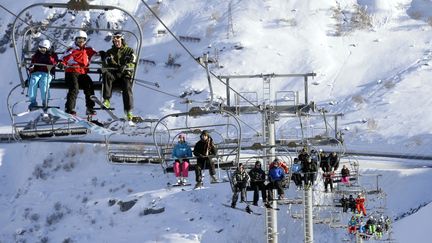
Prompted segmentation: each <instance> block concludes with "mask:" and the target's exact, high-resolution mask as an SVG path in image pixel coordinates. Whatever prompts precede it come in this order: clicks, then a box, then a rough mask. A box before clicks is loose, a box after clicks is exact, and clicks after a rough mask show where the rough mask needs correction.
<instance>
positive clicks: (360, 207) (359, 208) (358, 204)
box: [355, 193, 366, 216]
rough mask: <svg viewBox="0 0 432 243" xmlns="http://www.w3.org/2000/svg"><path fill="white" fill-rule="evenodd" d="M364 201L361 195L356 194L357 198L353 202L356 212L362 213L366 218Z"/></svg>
mask: <svg viewBox="0 0 432 243" xmlns="http://www.w3.org/2000/svg"><path fill="white" fill-rule="evenodd" d="M365 201H366V199H365V198H364V197H363V196H362V194H361V193H359V194H358V196H357V198H356V200H355V202H356V208H357V212H358V213H363V215H364V216H366V208H365Z"/></svg>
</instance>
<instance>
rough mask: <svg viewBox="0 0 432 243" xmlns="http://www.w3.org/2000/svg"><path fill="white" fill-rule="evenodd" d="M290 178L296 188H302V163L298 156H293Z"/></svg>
mask: <svg viewBox="0 0 432 243" xmlns="http://www.w3.org/2000/svg"><path fill="white" fill-rule="evenodd" d="M291 172H292V175H291V179H292V180H293V181H294V183H295V185H296V186H297V189H298V190H300V189H301V188H302V175H301V172H302V165H301V163H300V161H299V160H298V158H294V164H293V165H292V166H291Z"/></svg>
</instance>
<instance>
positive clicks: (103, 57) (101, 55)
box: [99, 51, 107, 61]
mask: <svg viewBox="0 0 432 243" xmlns="http://www.w3.org/2000/svg"><path fill="white" fill-rule="evenodd" d="M106 55H107V53H106V52H105V51H99V56H100V57H101V59H102V61H105V59H106V57H107V56H106Z"/></svg>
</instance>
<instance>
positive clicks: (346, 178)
mask: <svg viewBox="0 0 432 243" xmlns="http://www.w3.org/2000/svg"><path fill="white" fill-rule="evenodd" d="M341 182H342V183H344V184H348V185H349V184H350V182H349V177H348V176H342V179H341Z"/></svg>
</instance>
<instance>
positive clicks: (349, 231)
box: [348, 225, 357, 234]
mask: <svg viewBox="0 0 432 243" xmlns="http://www.w3.org/2000/svg"><path fill="white" fill-rule="evenodd" d="M356 231H357V227H356V226H355V225H353V226H348V233H350V234H355V232H356Z"/></svg>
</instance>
